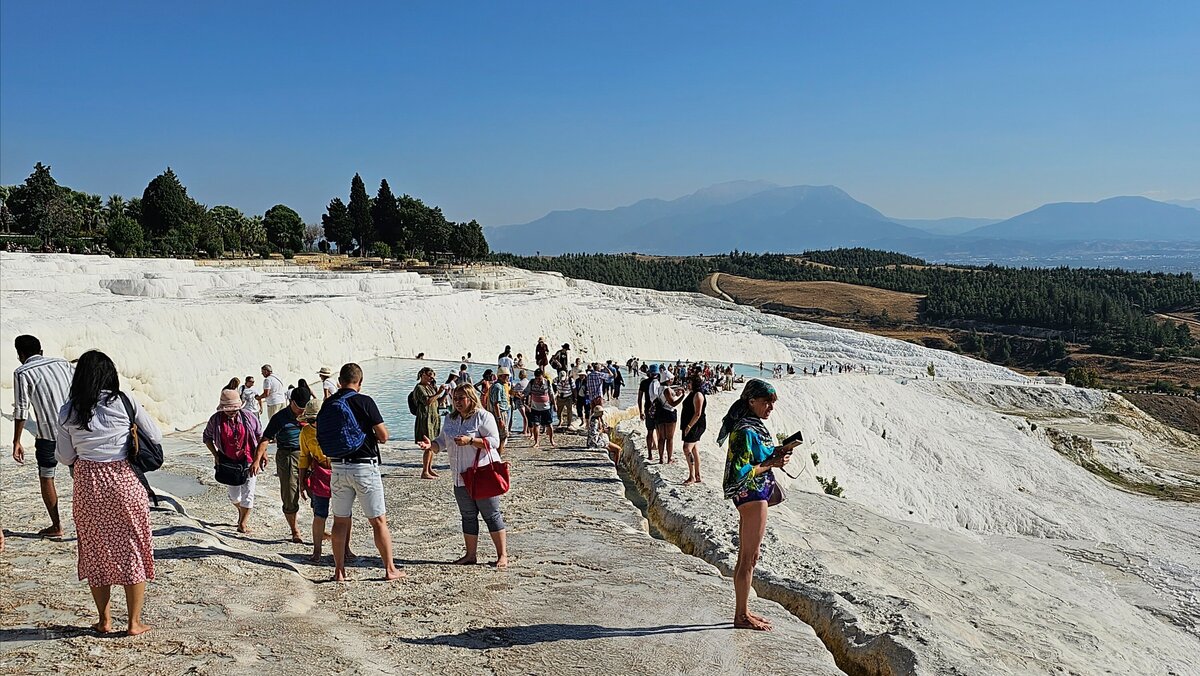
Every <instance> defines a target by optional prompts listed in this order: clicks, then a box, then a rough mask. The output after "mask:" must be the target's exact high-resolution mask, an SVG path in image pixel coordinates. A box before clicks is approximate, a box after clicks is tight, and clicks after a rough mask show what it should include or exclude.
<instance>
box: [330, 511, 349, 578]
mask: <svg viewBox="0 0 1200 676" xmlns="http://www.w3.org/2000/svg"><path fill="white" fill-rule="evenodd" d="M349 548H350V517H348V516H335V517H333V581H334V582H345V581H346V551H347V550H348V549H349Z"/></svg>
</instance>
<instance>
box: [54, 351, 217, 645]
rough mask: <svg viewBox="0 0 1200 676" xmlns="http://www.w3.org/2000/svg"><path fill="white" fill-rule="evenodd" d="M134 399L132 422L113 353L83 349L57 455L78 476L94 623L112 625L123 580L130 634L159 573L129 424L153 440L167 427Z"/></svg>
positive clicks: (141, 628) (140, 627) (83, 564)
mask: <svg viewBox="0 0 1200 676" xmlns="http://www.w3.org/2000/svg"><path fill="white" fill-rule="evenodd" d="M233 394H234V396H235V397H236V396H237V393H236V392H234V393H233ZM125 396H126V397H128V395H125ZM128 399H129V403H130V404H131V405H132V407H133V411H134V416H133V417H134V419H133V420H132V421H131V420H130V419H129V414H128V412H127V411H126V409H125V402H124V401H122V397H121V396H120V383H119V379H118V378H117V367H116V366H115V365H114V364H113V362H112V360H111V359H109V358H108V356H107V355H105V354H104V353H103V352H99V351H96V350H90V351H88V352H85V353H83V356H81V357H80V358H79V362H78V363H77V364H76V366H75V376H74V377H73V378H72V380H71V392H70V398H69V399H68V400H67V402H66V403H65V404H63V406H62V409H61V410H60V411H59V414H58V425H59V427H58V447H57V449H55V455H56V456H57V457H58V461H59V462H61V463H63V464H66V465H70V466H71V468H72V470H73V473H74V475H75V497H74V499H73V500H72V504H71V515H72V517H74V519H75V532H76V535H77V536H78V542H77V544H78V567H79V579H80V580H87V583H88V586H89V587H91V589H92V599H93V600H95V602H96V611H97V613H99V616H100V619H99V621H98V622H96V623H95V624H93V625H92V629H95V630H96V631H97V632H99V633H101V634H107V633H110V632H111V631H112V608H111V604H110V599H111V595H112V586H113V585H121V586H122V587H124V588H125V604H126V606H127V607H128V610H129V623H128V626H127V628H126V634H127V635H129V636H137V635H138V634H142V633H145V632H147V631H149V630H150V627H149V626H148V625H145V624H143V623H142V605H143V602H144V601H145V598H146V582H147V581H149V580H153V579H154V547H153V544H152V542H151V539H150V502H149V500H148V497H147V495H146V489H145V488H143V487H142V484H141V482H140V481H139V480H138V476H137V474H136V473H134V470H133V467H132V466H131V465H130V464H129V461H128V453H129V451H128V444H129V435H130V426H131V424H133V423H136V424H137V426H138V429H140V430H142V431H143V432H145V433H146V435H147V436H149V437H150V438H151V439H153V440H154V441H160V440H161V439H162V433H161V432H160V431H159V430H158V425H156V424H155V422H154V419H153V418H151V417H150V416H149V415H147V414H146V411H145V409H143V408H142V407H141V405H139V404H138V402H137V400H136V399H134V398H133V397H128Z"/></svg>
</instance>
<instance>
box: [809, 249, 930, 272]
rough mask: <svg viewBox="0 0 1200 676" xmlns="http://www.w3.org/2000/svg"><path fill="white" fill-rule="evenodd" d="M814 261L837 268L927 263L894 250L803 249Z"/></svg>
mask: <svg viewBox="0 0 1200 676" xmlns="http://www.w3.org/2000/svg"><path fill="white" fill-rule="evenodd" d="M802 257H803V258H806V259H808V260H810V261H812V262H814V263H821V264H823V265H833V266H836V267H839V268H877V267H883V266H886V265H928V263H926V262H925V261H923V260H921V259H920V258H916V257H915V256H909V255H907V254H902V253H896V252H894V251H878V250H876V249H864V248H862V247H855V248H853V249H828V250H825V251H805V252H804V253H803V254H802Z"/></svg>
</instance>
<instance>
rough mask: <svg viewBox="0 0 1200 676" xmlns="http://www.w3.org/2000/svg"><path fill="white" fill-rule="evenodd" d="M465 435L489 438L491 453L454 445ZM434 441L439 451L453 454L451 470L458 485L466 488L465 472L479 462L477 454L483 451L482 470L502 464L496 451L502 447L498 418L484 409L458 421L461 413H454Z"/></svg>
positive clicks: (446, 420)
mask: <svg viewBox="0 0 1200 676" xmlns="http://www.w3.org/2000/svg"><path fill="white" fill-rule="evenodd" d="M462 434H465V435H467V436H469V437H478V438H480V439H487V440H488V450H487V451H484V450H483V449H481V448H477V447H475V446H459V445H458V444H456V443H454V437H457V436H459V435H462ZM434 441H435V442H436V443H437V445H438V448H440V449H444V450H446V451H447V452H449V454H450V470H451V471H452V472H454V485H455V486H465V485H466V484H464V483H463V480H462V473H463V472H465V471H467V468H468V467H470V466H471V465H473V464H474V463H475V452H476V451H478V452H479V466H480V467H482V466H484V465H487V464H490V463H492V462H500V453H499V452H498V451H497V450H496V449H497V448H499V447H500V432H499V431H497V428H496V418H495V416H493V415H492V414H491V413H489V412H488V411H485V410H483V409H482V408H480V409H477V410H476V411H475V413H474V414H473V415H470V416H467V417H466V418H464V419H462V420H459V419H458V414H457V413H455V412H453V411H451V412H450V414H449V415H447V416H446V419H445V420H443V421H442V433H441V434H439V435H438V438H437V439H435V440H434Z"/></svg>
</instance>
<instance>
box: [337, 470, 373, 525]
mask: <svg viewBox="0 0 1200 676" xmlns="http://www.w3.org/2000/svg"><path fill="white" fill-rule="evenodd" d="M329 492H330V497H329V509H330V511H331V512H333V515H334V516H335V517H341V518H347V517H349V516H350V514H351V510H353V509H354V501H355V500H358V506H359V508H361V509H362V511H363V514H364V515H365V516H366V517H367V518H368V519H374V518H375V517H377V516H383V515H384V514H386V513H387V507H386V506H385V505H384V502H383V479H382V477H380V476H379V465H378V464H376V463H373V462H364V463H358V464H351V463H340V462H335V463H333V476H332V477H331V478H330V480H329Z"/></svg>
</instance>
